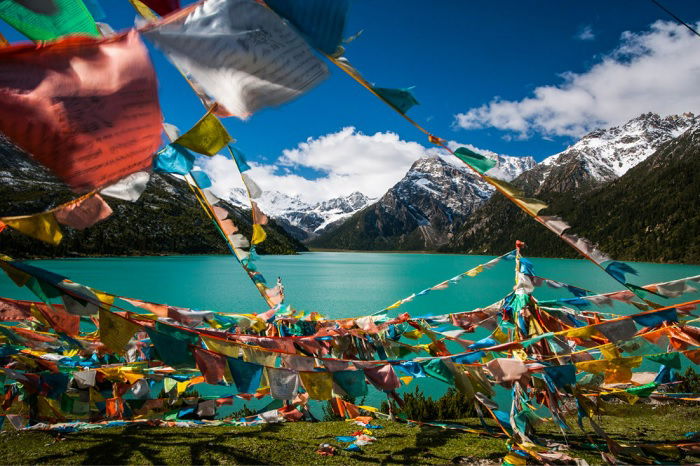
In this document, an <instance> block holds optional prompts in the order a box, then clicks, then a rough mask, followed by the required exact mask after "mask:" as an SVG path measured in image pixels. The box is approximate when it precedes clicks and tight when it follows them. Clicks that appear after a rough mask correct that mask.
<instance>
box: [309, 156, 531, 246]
mask: <svg viewBox="0 0 700 466" xmlns="http://www.w3.org/2000/svg"><path fill="white" fill-rule="evenodd" d="M510 159H512V160H510ZM532 165H534V161H533V160H532V159H530V158H523V159H516V158H515V157H509V158H504V157H503V156H501V158H500V160H499V165H498V167H496V169H498V168H500V169H501V170H502V172H503V174H505V176H507V173H508V172H511V173H516V172H518V169H519V172H522V171H523V170H524V169H525V168H529V167H531V166H532ZM502 176H503V175H502ZM492 193H493V190H492V188H491V187H490V186H489V185H487V184H486V183H484V182H483V181H481V180H480V179H479V178H477V177H476V176H474V175H473V174H472V173H471V172H470V171H469V170H468V169H466V168H465V167H459V166H456V165H452V164H449V163H447V162H445V161H444V160H443V159H441V158H439V157H424V158H421V159H418V160H417V161H416V162H415V163H414V164H413V165H412V166H411V168H410V170H409V171H408V173H406V176H405V177H404V178H403V179H402V180H401V181H399V182H398V183H397V184H396V185H394V186H393V187H392V188H391V189H390V190H389V191H388V192H387V193H386V194H385V195H384V196H383V197H382V198H381V199H379V201H377V202H376V203H374V204H372V205H370V206H368V207H366V208H364V209H363V210H361V211H360V212H358V213H356V214H354V215H353V216H352V217H350V218H349V219H348V220H346V221H345V222H344V223H343V224H342V225H340V226H338V227H337V228H335V229H334V230H332V231H330V232H328V233H325V234H323V235H321V236H319V237H318V238H317V239H314V240H312V241H311V242H309V245H311V246H313V247H317V248H338V249H364V250H385V249H387V250H394V249H396V250H435V249H436V248H438V247H440V246H442V245H444V244H446V243H447V242H448V241H449V240H450V239H451V238H452V235H453V234H454V233H455V231H456V230H455V229H456V228H457V227H458V226H459V225H461V224H462V223H463V222H464V221H465V220H466V218H468V217H469V216H470V215H471V214H472V212H473V211H474V210H475V209H476V208H477V207H478V206H480V205H481V204H482V203H484V202H485V201H486V200H487V199H488V198H489V197H490V196H491V194H492Z"/></svg>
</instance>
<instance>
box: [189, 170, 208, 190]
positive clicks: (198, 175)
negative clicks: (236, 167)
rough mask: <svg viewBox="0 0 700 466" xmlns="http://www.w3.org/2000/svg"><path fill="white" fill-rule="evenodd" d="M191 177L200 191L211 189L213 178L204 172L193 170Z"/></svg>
mask: <svg viewBox="0 0 700 466" xmlns="http://www.w3.org/2000/svg"><path fill="white" fill-rule="evenodd" d="M190 176H191V177H192V179H193V180H194V182H195V183H196V184H197V187H198V188H199V189H206V188H211V178H209V175H207V174H206V173H205V172H204V171H203V170H192V171H191V172H190Z"/></svg>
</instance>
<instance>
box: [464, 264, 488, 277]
mask: <svg viewBox="0 0 700 466" xmlns="http://www.w3.org/2000/svg"><path fill="white" fill-rule="evenodd" d="M483 271H484V267H483V266H481V265H477V266H476V267H474V268H473V269H471V270H468V271H467V276H469V277H476V276H477V275H479V274H480V273H481V272H483Z"/></svg>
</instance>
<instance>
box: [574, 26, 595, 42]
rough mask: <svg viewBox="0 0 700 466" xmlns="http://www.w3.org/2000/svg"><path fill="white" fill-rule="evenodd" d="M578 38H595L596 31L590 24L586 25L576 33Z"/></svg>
mask: <svg viewBox="0 0 700 466" xmlns="http://www.w3.org/2000/svg"><path fill="white" fill-rule="evenodd" d="M575 37H576V39H578V40H594V39H595V33H594V32H593V28H592V27H591V26H590V25H587V26H584V27H582V28H581V29H579V31H578V32H577V33H576V36H575Z"/></svg>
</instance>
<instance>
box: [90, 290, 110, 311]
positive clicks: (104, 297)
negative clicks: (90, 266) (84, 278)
mask: <svg viewBox="0 0 700 466" xmlns="http://www.w3.org/2000/svg"><path fill="white" fill-rule="evenodd" d="M90 291H92V292H93V293H95V296H97V299H99V300H100V302H101V303H102V304H104V305H105V306H103V307H105V308H106V309H109V308H111V307H112V304H114V298H115V296H114V295H113V294H109V293H105V292H104V291H99V290H95V289H93V288H90Z"/></svg>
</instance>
